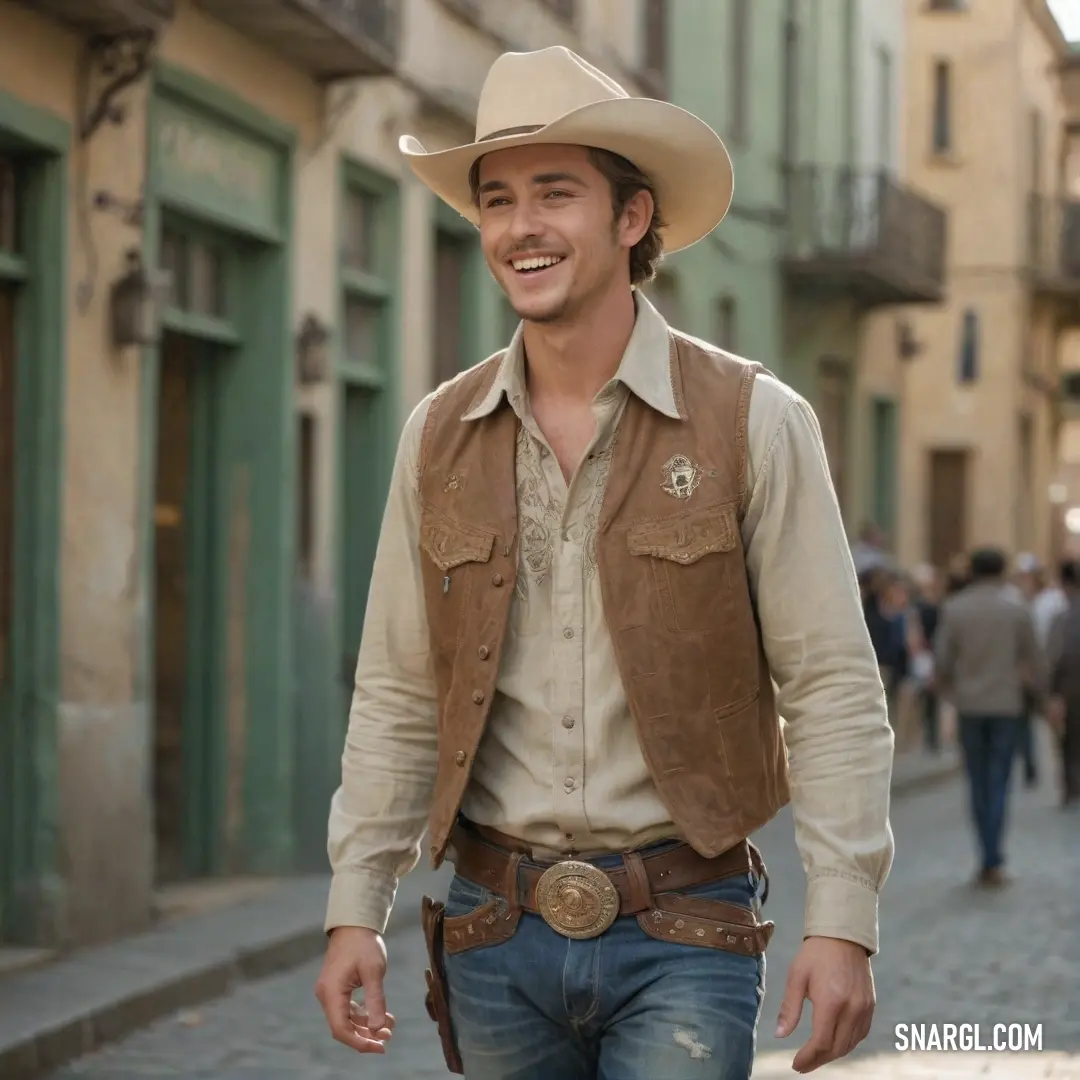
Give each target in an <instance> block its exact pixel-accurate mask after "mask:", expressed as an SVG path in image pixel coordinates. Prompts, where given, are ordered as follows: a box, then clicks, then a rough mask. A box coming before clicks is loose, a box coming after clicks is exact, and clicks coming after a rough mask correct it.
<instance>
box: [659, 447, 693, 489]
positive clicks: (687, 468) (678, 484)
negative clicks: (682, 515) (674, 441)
mask: <svg viewBox="0 0 1080 1080" xmlns="http://www.w3.org/2000/svg"><path fill="white" fill-rule="evenodd" d="M663 473H664V490H665V491H666V492H667V493H668V494H669V495H674V496H675V498H676V499H689V498H690V496H691V495H693V494H694V490H695V489H696V488H697V486H698V484H700V483H701V469H700V467H699V466H697V465H695V464H694V463H693V462H692V461H691V460H690V459H689V458H688V457H685V456H684V455H682V454H676V455H675V456H674V457H673V458H672V459H671V460H670V461H669V462H668V463H667V464H666V465H665V466H664V468H663Z"/></svg>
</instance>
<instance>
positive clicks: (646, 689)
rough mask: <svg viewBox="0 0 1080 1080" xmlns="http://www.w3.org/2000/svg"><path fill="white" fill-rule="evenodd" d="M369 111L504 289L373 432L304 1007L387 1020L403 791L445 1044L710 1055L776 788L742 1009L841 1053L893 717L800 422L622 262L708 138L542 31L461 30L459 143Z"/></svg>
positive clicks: (696, 189)
mask: <svg viewBox="0 0 1080 1080" xmlns="http://www.w3.org/2000/svg"><path fill="white" fill-rule="evenodd" d="M402 145H403V150H404V152H405V153H406V155H407V157H408V159H409V161H410V163H411V165H412V168H413V169H414V171H415V172H416V173H417V175H418V176H419V177H420V178H421V179H422V180H423V181H424V182H425V183H427V184H428V185H429V186H430V187H431V188H432V189H433V190H434V191H435V192H436V193H437V194H438V195H439V196H440V197H441V198H443V199H444V200H445V201H446V202H448V203H449V204H450V205H451V206H452V207H453V208H454V209H456V210H457V211H459V212H460V213H461V214H463V215H464V216H466V217H467V218H469V219H470V220H471V221H473V222H474V223H475V224H477V225H478V226H479V230H480V241H481V245H482V248H483V251H484V254H485V257H486V259H487V263H488V267H489V268H490V270H491V272H492V274H493V275H494V276H495V278H496V280H497V281H498V283H499V285H500V286H501V287H502V288H503V289H504V290H505V292H506V295H507V296H508V298H509V300H510V302H511V303H512V304H513V306H514V308H515V310H516V312H517V314H518V315H519V316H520V318H521V320H522V322H521V324H520V325H519V328H518V330H517V332H516V333H515V335H514V337H513V340H512V342H511V344H510V347H509V349H508V350H507V351H506V352H505V354H501V353H500V354H497V355H496V356H494V357H492V358H490V359H489V360H487V361H486V362H484V363H482V364H479V365H478V366H477V367H474V368H472V369H471V370H469V371H466V372H465V373H464V374H462V375H460V376H458V377H457V378H456V379H454V380H452V381H451V382H450V383H448V384H446V385H444V386H442V387H440V389H439V390H438V391H436V392H435V393H434V394H433V395H430V396H429V397H428V398H427V399H425V400H424V401H423V402H422V403H421V404H420V406H419V407H418V408H417V410H416V411H415V412H414V413H413V415H412V417H411V418H410V419H409V421H408V422H407V424H406V427H405V431H404V433H403V435H402V439H401V444H400V448H399V452H398V458H397V464H396V469H395V473H394V478H393V481H392V487H391V492H390V496H389V501H388V505H387V509H386V514H385V518H384V522H383V529H382V535H381V538H380V542H379V547H378V552H377V556H376V560H375V566H374V571H373V575H372V582H371V599H370V601H369V606H368V612H367V617H366V621H365V625H364V635H363V641H362V644H361V648H360V655H359V660H358V664H357V672H356V693H355V697H354V700H353V706H352V714H351V718H350V726H349V734H348V737H347V742H346V749H345V755H344V762H343V777H342V785H341V788H340V789H339V791H338V792H337V794H336V795H335V798H334V801H333V806H332V810H331V818H330V842H329V851H330V856H331V861H332V863H333V868H334V879H333V885H332V887H331V895H330V901H329V908H328V913H327V919H326V928H327V930H328V931H329V932H330V942H329V946H328V949H327V955H326V961H325V964H324V968H323V972H322V975H321V977H320V980H319V984H318V987H317V993H318V996H319V999H320V1001H321V1003H322V1005H323V1008H324V1010H325V1011H326V1014H327V1017H328V1020H329V1024H330V1027H331V1030H332V1031H333V1033H334V1035H335V1037H336V1038H337V1039H339V1040H340V1041H341V1042H343V1043H345V1044H346V1045H349V1046H352V1047H354V1048H356V1049H357V1050H359V1051H361V1052H374V1053H382V1052H384V1051H385V1049H386V1040H387V1038H388V1035H389V1029H390V1028H391V1027H392V1021H391V1019H390V1016H391V1014H389V1013H387V1012H386V1002H385V998H384V991H383V978H384V974H385V970H386V952H385V947H384V945H383V941H382V938H381V936H380V935H381V933H382V931H383V929H384V927H385V925H386V920H387V913H388V911H389V909H390V906H391V903H392V901H393V898H394V890H395V886H396V883H397V880H398V878H399V877H400V875H402V874H404V873H406V872H408V871H409V870H410V869H411V868H412V867H413V866H414V865H415V864H416V862H417V861H418V859H419V845H420V839H421V835H422V833H423V832H424V828H425V825H426V826H427V831H428V837H429V845H430V853H431V856H432V861H433V863H434V864H435V865H438V864H439V863H440V862H441V860H442V858H443V856H444V854H448V856H449V858H450V859H451V861H452V862H453V863H454V866H455V870H456V871H457V873H456V876H455V878H454V881H453V883H452V885H451V887H450V892H449V896H448V898H447V902H446V906H445V908H443V907H442V906H441V905H434V904H429V903H427V902H425V909H424V920H425V931H426V934H427V937H428V942H429V951H430V955H431V971H430V972H429V978H430V986H431V992H430V996H429V1009H430V1011H431V1012H432V1014H433V1017H434V1018H435V1019H436V1020H437V1021H438V1023H439V1031H440V1035H441V1036H442V1040H443V1050H444V1053H445V1055H446V1058H447V1064H448V1065H449V1066H450V1067H451V1068H452V1069H454V1070H457V1071H462V1070H463V1071H464V1075H465V1076H466V1077H468V1078H469V1080H510V1078H513V1080H541V1078H542V1080H548V1078H551V1077H559V1078H560V1080H593V1078H601V1077H603V1078H610V1077H618V1080H638V1078H641V1080H644V1078H646V1077H649V1078H654V1077H665V1078H666V1080H681V1078H683V1077H696V1078H707V1080H720V1078H723V1080H745V1078H746V1077H748V1076H749V1075H750V1069H751V1065H752V1061H753V1057H754V1047H755V1037H756V1027H757V1023H758V1020H759V1012H760V1005H761V997H762V993H763V979H764V955H763V954H764V950H765V945H766V944H767V942H768V939H769V934H770V932H771V929H772V924H771V923H762V922H761V921H760V920H759V917H758V916H759V912H760V904H761V903H762V902H764V901H765V900H766V898H767V880H766V878H765V871H764V866H763V863H762V861H761V858H760V855H759V853H758V852H757V850H756V848H754V847H753V846H752V845H751V844H749V843H748V842H747V838H748V837H749V836H750V835H751V833H753V832H754V831H755V830H757V829H758V828H760V827H761V826H762V825H764V824H765V823H766V822H767V821H768V820H769V819H771V818H772V817H773V816H774V815H775V814H776V813H777V811H778V810H779V809H780V808H781V807H782V806H783V805H784V804H785V803H786V802H788V800H789V791H790V792H791V793H792V795H791V801H792V803H793V808H794V815H795V828H796V835H797V839H798V841H799V845H800V847H801V850H802V854H803V856H804V857H805V859H806V865H807V867H808V869H809V884H808V892H807V903H806V918H805V925H804V934H805V941H804V944H803V946H802V949H801V951H800V953H799V955H798V957H797V959H796V960H795V962H794V964H793V965H792V968H791V970H790V971H789V974H788V984H787V990H786V993H785V997H784V1001H783V1004H782V1007H781V1010H780V1020H779V1031H780V1034H781V1035H786V1034H790V1033H791V1032H792V1031H793V1030H794V1029H795V1027H796V1025H797V1023H798V1020H799V1017H800V1015H801V1012H802V1007H803V1002H804V999H806V998H808V999H809V1000H810V1002H811V1003H812V1008H813V1031H812V1034H811V1036H810V1039H809V1041H808V1042H807V1043H806V1045H805V1046H803V1047H802V1048H801V1049H800V1050H799V1051H798V1053H797V1054H796V1056H795V1060H794V1065H795V1068H796V1069H798V1070H799V1071H806V1072H808V1071H810V1070H812V1069H814V1068H817V1067H818V1066H820V1065H822V1064H824V1063H825V1062H827V1061H830V1060H833V1059H835V1058H838V1057H841V1056H843V1055H845V1054H847V1053H848V1052H849V1051H850V1050H851V1049H852V1048H853V1047H854V1046H856V1045H857V1044H858V1043H859V1042H860V1041H861V1040H862V1039H863V1038H864V1037H865V1035H866V1033H867V1031H868V1030H869V1027H870V1022H871V1017H872V1012H873V1006H874V987H873V980H872V976H871V966H870V957H871V956H872V955H873V954H874V953H875V952H876V950H877V948H878V935H877V909H878V893H879V890H880V888H881V886H882V884H883V882H884V881H885V878H886V874H887V873H888V870H889V868H890V864H891V859H892V854H893V837H892V833H891V830H890V827H889V821H888V798H889V781H890V773H891V767H892V747H893V744H892V734H891V731H890V729H889V725H888V722H887V718H886V713H885V696H884V692H883V688H882V685H881V680H880V678H879V676H878V673H877V666H876V663H875V661H874V654H873V650H872V648H871V646H870V641H869V637H868V635H867V632H866V628H865V625H864V624H863V621H862V616H861V611H860V605H859V596H858V590H857V587H856V581H855V573H854V568H853V565H852V562H851V558H850V555H849V553H848V548H847V544H846V541H845V535H844V530H843V525H842V522H841V518H840V514H839V511H838V508H837V505H836V499H835V496H834V493H833V489H832V486H831V484H830V481H829V472H828V465H827V462H826V459H825V455H824V452H823V448H822V440H821V435H820V431H819V428H818V425H817V423H816V420H815V418H814V415H813V413H812V412H811V411H810V409H809V407H808V406H807V405H806V403H805V402H804V401H802V400H801V399H800V398H798V397H797V396H796V395H795V394H794V393H792V392H791V391H790V390H789V389H787V388H786V387H785V386H783V385H782V384H781V383H779V382H778V381H776V380H775V379H773V378H770V377H769V376H768V375H766V374H764V373H762V372H761V371H759V369H758V368H757V367H756V365H752V364H750V363H748V362H746V361H744V360H741V359H738V358H736V357H733V356H729V355H728V354H726V353H723V352H721V351H719V350H717V349H714V348H712V347H711V346H708V345H705V344H704V343H703V342H699V341H696V340H693V339H691V338H689V337H687V336H685V335H682V334H678V333H675V332H672V331H670V330H669V328H668V326H667V324H666V323H665V322H664V320H663V318H662V317H661V316H660V315H659V313H658V312H657V311H656V309H655V308H653V307H652V305H650V304H649V303H648V302H647V301H646V300H645V299H644V297H643V296H642V295H641V293H640V291H639V290H638V289H637V288H636V287H637V286H640V285H641V284H643V283H645V282H647V281H648V280H649V279H650V278H651V276H652V274H653V271H654V267H655V265H656V262H657V260H658V258H659V257H660V255H661V252H662V251H663V250H667V251H674V250H678V249H680V248H685V247H687V246H689V245H690V244H693V243H695V242H696V241H697V240H699V239H701V238H702V237H704V236H707V235H708V234H709V233H710V232H711V231H712V230H713V228H715V227H716V225H717V224H719V222H720V220H721V219H722V218H723V217H724V215H725V212H726V210H727V207H728V204H729V202H730V198H731V192H732V175H731V166H730V162H729V159H728V156H727V153H726V151H725V149H724V146H723V144H722V143H721V141H720V140H719V138H718V137H717V136H716V134H715V132H713V131H712V130H711V129H710V128H709V127H708V126H707V125H705V124H704V123H703V122H701V121H700V120H698V119H697V118H696V117H694V116H692V115H691V114H689V113H687V112H685V111H684V110H682V109H679V108H677V107H675V106H673V105H671V104H668V103H666V102H660V101H651V100H641V99H633V98H630V97H628V96H627V95H626V93H625V91H623V90H622V88H621V87H619V86H618V85H617V84H616V83H614V82H612V81H611V80H610V79H609V78H608V77H607V76H605V75H604V74H602V73H601V72H599V71H597V70H596V69H595V68H593V67H591V66H590V65H588V64H587V63H585V62H584V61H583V60H582V59H580V58H579V57H578V56H576V55H575V54H573V53H572V52H570V51H568V50H566V49H564V48H551V49H544V50H541V51H539V52H534V53H524V54H507V55H504V56H503V57H501V58H500V59H499V60H498V61H497V62H496V63H495V65H494V66H493V67H492V69H491V71H490V73H489V75H488V78H487V80H486V82H485V85H484V89H483V94H482V96H481V100H480V106H479V112H478V119H477V139H476V141H475V142H474V143H472V144H470V145H468V146H464V147H458V148H455V149H452V150H448V151H443V152H441V153H432V154H428V153H426V152H425V151H424V150H423V147H422V146H420V144H419V143H417V142H416V141H415V140H414V139H411V138H409V137H406V138H405V139H403V141H402ZM759 626H760V631H759ZM773 680H775V683H776V687H777V690H776V696H775V698H774V686H773ZM778 711H779V712H780V713H782V714H783V716H784V718H785V721H786V734H785V738H786V744H787V754H788V755H789V756H790V774H789V767H788V761H787V756H786V755H785V752H784V745H783V742H782V740H781V732H780V724H779V721H778V718H777V714H778ZM759 889H760V892H761V895H760V897H759ZM356 987H362V988H363V991H364V1005H363V1006H362V1007H361V1006H356V1005H354V1006H352V1011H351V1012H350V1004H349V998H350V994H351V992H352V991H353V989H354V988H356ZM391 1052H392V1050H391Z"/></svg>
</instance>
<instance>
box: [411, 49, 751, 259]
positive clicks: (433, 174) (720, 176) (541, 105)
mask: <svg viewBox="0 0 1080 1080" xmlns="http://www.w3.org/2000/svg"><path fill="white" fill-rule="evenodd" d="M533 143H569V144H573V145H576V146H595V147H597V148H599V149H601V150H610V151H612V152H613V153H616V154H619V155H621V156H622V157H624V158H626V159H627V160H628V161H631V162H633V163H634V165H636V166H637V167H638V168H639V169H640V170H641V171H642V172H643V173H645V175H646V176H648V177H649V179H650V180H651V181H652V182H653V184H654V186H655V188H656V196H657V199H658V201H659V203H660V206H661V209H662V212H663V216H664V219H665V220H666V221H667V222H668V225H667V228H665V229H664V230H663V234H662V238H663V241H664V250H665V251H668V252H672V251H678V250H679V249H680V248H685V247H689V246H690V245H691V244H695V243H697V241H698V240H700V239H701V238H702V237H704V236H707V235H708V234H709V233H710V232H712V230H713V229H715V228H716V226H717V225H719V224H720V222H721V221H722V220H723V219H724V215H725V214H726V213H727V211H728V207H729V206H730V204H731V195H732V191H733V188H734V176H733V174H732V170H731V158H730V157H729V156H728V152H727V149H726V148H725V147H724V144H723V142H722V141H721V139H720V136H719V135H717V134H716V132H715V131H713V129H712V128H711V127H709V125H708V124H706V123H705V121H704V120H700V119H698V117H696V116H694V114H693V113H690V112H687V111H686V110H685V109H680V108H679V107H678V106H677V105H672V104H671V103H670V102H667V101H657V100H655V99H653V98H639V97H631V96H630V95H629V94H627V92H626V91H625V90H624V89H623V88H622V87H621V86H620V85H619V84H618V83H617V82H615V81H614V80H613V79H610V78H608V76H607V75H605V74H604V73H603V72H602V71H599V70H598V69H597V68H595V67H593V66H592V65H591V64H589V63H587V62H586V61H585V60H583V59H582V58H581V57H580V56H578V55H577V54H576V53H574V52H571V51H570V50H569V49H567V48H564V47H563V46H561V45H556V46H553V47H551V48H549V49H539V50H537V51H536V52H524V53H515V52H509V53H504V54H503V55H502V56H500V57H499V59H498V60H496V61H495V63H494V64H492V66H491V70H490V71H489V72H488V75H487V78H486V79H485V80H484V87H483V90H481V92H480V103H479V107H478V109H477V113H476V139H475V141H474V142H471V143H466V144H465V145H464V146H455V147H453V148H452V149H450V150H440V151H436V152H434V153H428V152H427V151H426V150H425V149H424V147H423V146H422V145H421V143H420V142H419V141H418V140H417V139H416V138H414V137H413V136H412V135H403V136H402V137H401V140H400V142H399V144H398V145H399V148H400V150H401V152H402V154H404V155H405V157H406V159H407V160H408V162H409V164H410V166H411V167H412V170H413V172H414V173H416V175H417V176H418V177H419V178H420V179H421V180H422V181H423V182H424V183H425V184H427V186H428V187H430V188H431V190H432V191H434V192H435V194H436V195H438V196H439V197H440V198H441V199H443V200H444V201H445V202H447V203H449V205H450V206H452V207H453V208H454V209H455V210H456V211H457V212H458V213H459V214H461V215H462V216H463V217H465V218H467V219H468V220H469V221H471V222H472V223H473V224H474V225H476V224H479V212H478V210H477V207H476V205H475V204H474V202H473V198H472V192H471V191H470V190H469V170H470V169H471V168H472V166H473V163H474V162H476V161H477V159H479V158H481V157H483V156H484V155H485V154H490V153H491V152H492V151H495V150H505V149H507V148H509V147H512V146H525V145H528V144H533Z"/></svg>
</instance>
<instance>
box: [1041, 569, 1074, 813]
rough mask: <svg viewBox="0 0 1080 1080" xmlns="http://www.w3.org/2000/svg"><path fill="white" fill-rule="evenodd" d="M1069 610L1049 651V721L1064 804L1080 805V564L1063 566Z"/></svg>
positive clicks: (1055, 628) (1053, 632)
mask: <svg viewBox="0 0 1080 1080" xmlns="http://www.w3.org/2000/svg"><path fill="white" fill-rule="evenodd" d="M1061 586H1062V590H1063V591H1064V594H1065V597H1066V602H1067V607H1066V609H1065V611H1064V612H1062V613H1061V614H1060V615H1058V616H1057V617H1056V618H1055V620H1054V622H1053V624H1052V625H1051V629H1050V633H1049V644H1048V647H1047V652H1048V654H1049V661H1050V680H1049V681H1050V693H1051V695H1052V696H1051V699H1050V703H1049V705H1048V707H1047V719H1048V720H1049V721H1050V724H1051V726H1052V728H1053V730H1054V734H1055V736H1056V738H1057V742H1058V752H1059V755H1060V762H1061V805H1062V806H1063V807H1065V808H1068V807H1072V806H1077V805H1080V564H1078V563H1077V562H1075V561H1074V560H1072V559H1069V560H1067V561H1065V562H1064V563H1062V565H1061Z"/></svg>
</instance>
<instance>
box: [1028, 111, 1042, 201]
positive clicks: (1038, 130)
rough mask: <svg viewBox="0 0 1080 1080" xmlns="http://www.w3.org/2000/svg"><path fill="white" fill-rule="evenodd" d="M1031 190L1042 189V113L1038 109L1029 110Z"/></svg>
mask: <svg viewBox="0 0 1080 1080" xmlns="http://www.w3.org/2000/svg"><path fill="white" fill-rule="evenodd" d="M1030 168H1031V190H1032V192H1034V193H1035V194H1038V193H1039V192H1040V191H1042V176H1043V115H1042V113H1041V112H1039V110H1038V109H1032V110H1031V166H1030Z"/></svg>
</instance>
